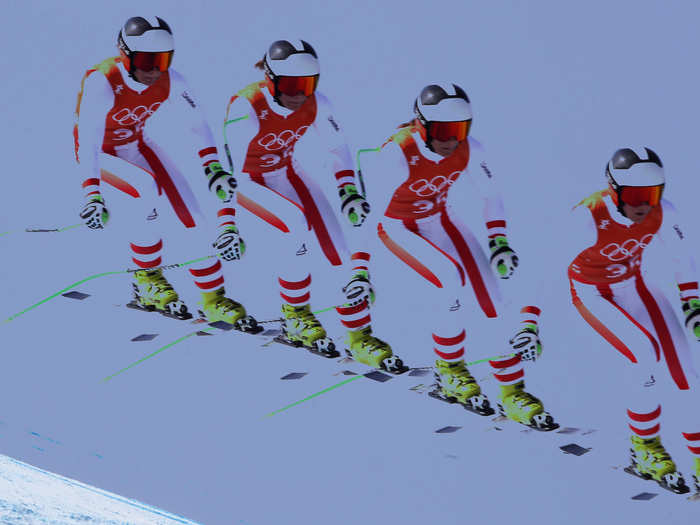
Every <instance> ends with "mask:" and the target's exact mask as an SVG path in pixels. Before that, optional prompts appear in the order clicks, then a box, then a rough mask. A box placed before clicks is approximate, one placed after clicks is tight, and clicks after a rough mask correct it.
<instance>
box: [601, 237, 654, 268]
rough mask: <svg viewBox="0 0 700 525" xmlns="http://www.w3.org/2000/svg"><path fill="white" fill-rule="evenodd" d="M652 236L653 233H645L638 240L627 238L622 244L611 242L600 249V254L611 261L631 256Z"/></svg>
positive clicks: (645, 245)
mask: <svg viewBox="0 0 700 525" xmlns="http://www.w3.org/2000/svg"><path fill="white" fill-rule="evenodd" d="M653 238H654V234H653V233H647V234H646V235H645V236H644V237H642V238H641V239H640V240H637V239H627V240H626V241H625V242H623V243H622V244H618V243H616V242H611V243H610V244H606V245H605V246H604V247H603V248H601V249H600V254H601V255H603V256H604V257H607V258H608V259H609V260H611V261H613V262H615V261H622V260H624V259H627V258H629V257H633V256H634V255H635V254H636V253H637V252H638V251H639V250H640V249H642V248H646V247H647V246H648V245H649V243H650V242H651V240H652V239H653Z"/></svg>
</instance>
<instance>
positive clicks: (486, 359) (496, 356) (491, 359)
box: [465, 354, 515, 366]
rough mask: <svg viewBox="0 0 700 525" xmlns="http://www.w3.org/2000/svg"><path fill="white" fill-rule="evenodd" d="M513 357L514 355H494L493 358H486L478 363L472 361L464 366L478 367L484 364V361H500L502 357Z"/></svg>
mask: <svg viewBox="0 0 700 525" xmlns="http://www.w3.org/2000/svg"><path fill="white" fill-rule="evenodd" d="M513 356H515V354H506V355H495V356H493V357H486V358H484V359H479V360H478V361H472V362H471V363H466V365H465V366H472V365H478V364H479V363H485V362H486V361H493V360H494V359H502V358H504V357H513Z"/></svg>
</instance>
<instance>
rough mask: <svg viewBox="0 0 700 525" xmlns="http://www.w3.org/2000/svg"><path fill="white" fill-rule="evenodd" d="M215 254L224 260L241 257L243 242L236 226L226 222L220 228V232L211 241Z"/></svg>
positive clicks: (243, 248) (233, 259)
mask: <svg viewBox="0 0 700 525" xmlns="http://www.w3.org/2000/svg"><path fill="white" fill-rule="evenodd" d="M213 246H214V248H215V249H216V255H217V256H219V257H220V258H221V259H223V260H224V261H235V260H237V259H240V258H241V257H243V254H244V253H245V242H243V239H242V238H241V236H240V235H239V233H238V228H237V227H236V226H235V225H233V224H228V225H226V226H225V227H224V228H222V229H221V233H220V234H219V236H218V237H217V238H216V240H215V241H214V243H213Z"/></svg>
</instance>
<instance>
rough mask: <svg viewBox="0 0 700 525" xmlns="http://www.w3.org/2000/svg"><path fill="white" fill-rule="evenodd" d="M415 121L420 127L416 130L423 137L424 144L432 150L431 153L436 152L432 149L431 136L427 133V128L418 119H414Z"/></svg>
mask: <svg viewBox="0 0 700 525" xmlns="http://www.w3.org/2000/svg"><path fill="white" fill-rule="evenodd" d="M416 122H417V123H418V124H420V127H419V128H418V132H419V133H420V136H421V137H422V138H423V142H424V143H425V146H426V147H427V148H428V149H429V150H430V151H432V152H433V153H437V152H436V151H435V150H434V149H433V137H431V136H430V135H429V134H428V128H427V126H426V125H425V124H423V123H422V122H421V121H420V119H416Z"/></svg>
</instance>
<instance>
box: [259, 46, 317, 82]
mask: <svg viewBox="0 0 700 525" xmlns="http://www.w3.org/2000/svg"><path fill="white" fill-rule="evenodd" d="M263 67H264V68H265V73H267V75H268V76H269V77H270V80H272V81H274V80H275V79H276V78H277V77H281V76H285V77H307V76H313V75H318V74H319V73H320V71H321V69H320V67H319V64H318V56H317V55H316V51H315V50H314V48H313V47H311V44H309V43H308V42H305V41H304V40H295V39H289V40H276V41H275V42H273V43H272V44H271V45H270V47H269V48H268V50H267V53H265V56H264V57H263Z"/></svg>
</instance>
